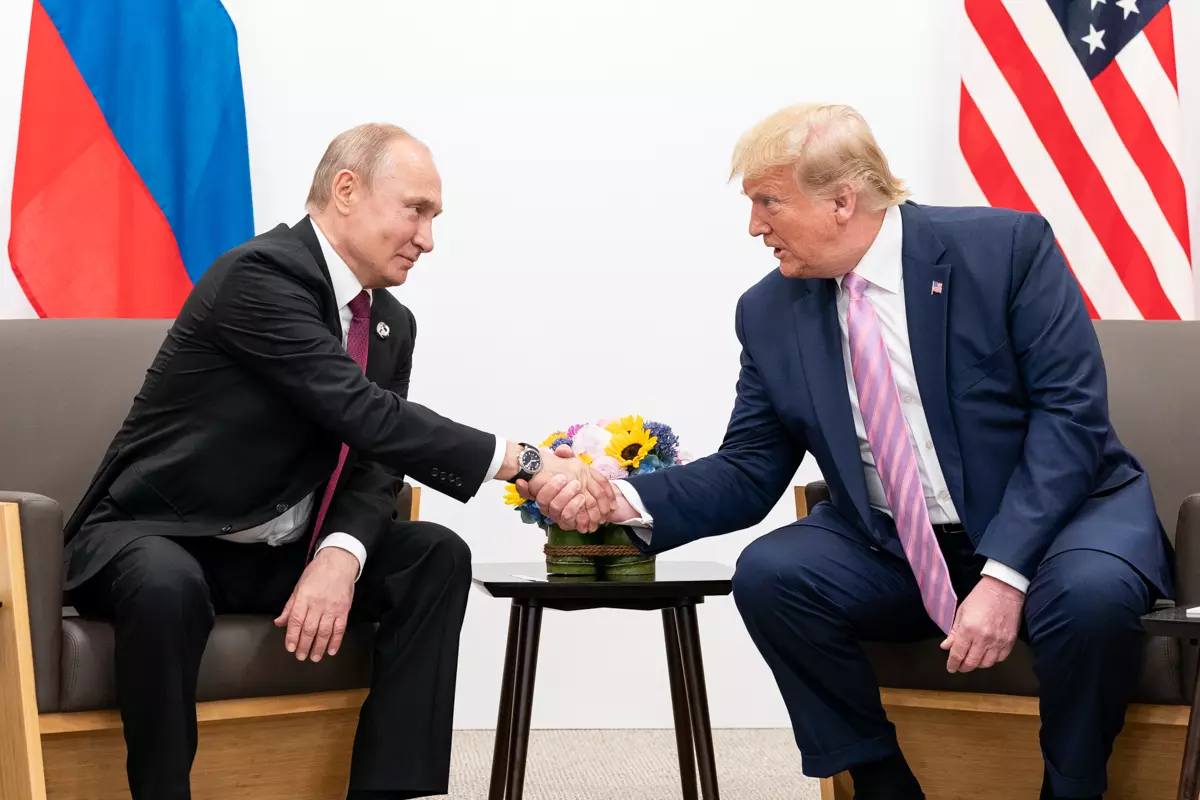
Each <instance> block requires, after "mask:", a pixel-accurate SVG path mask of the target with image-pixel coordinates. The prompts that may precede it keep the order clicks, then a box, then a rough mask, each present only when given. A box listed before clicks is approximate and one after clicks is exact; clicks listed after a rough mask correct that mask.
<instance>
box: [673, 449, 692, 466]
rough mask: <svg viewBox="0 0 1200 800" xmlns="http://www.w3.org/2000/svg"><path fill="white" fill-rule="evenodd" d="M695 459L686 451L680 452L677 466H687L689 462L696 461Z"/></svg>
mask: <svg viewBox="0 0 1200 800" xmlns="http://www.w3.org/2000/svg"><path fill="white" fill-rule="evenodd" d="M695 460H696V459H695V457H694V456H693V455H692V454H691V453H689V452H687V451H686V450H680V451H679V455H677V456H676V457H675V463H676V464H687V463H688V462H689V461H695Z"/></svg>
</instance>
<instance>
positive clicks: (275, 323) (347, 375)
mask: <svg viewBox="0 0 1200 800" xmlns="http://www.w3.org/2000/svg"><path fill="white" fill-rule="evenodd" d="M208 325H209V326H210V330H211V336H212V338H213V340H214V342H215V344H216V346H217V347H219V348H221V349H222V350H224V351H225V352H226V353H228V354H229V356H230V357H231V358H233V359H234V360H235V361H237V362H238V363H240V364H241V365H242V366H243V367H244V368H245V369H246V370H248V371H249V372H251V373H253V374H254V375H256V376H258V377H259V378H261V379H262V380H263V381H265V382H267V383H268V384H270V385H271V386H273V387H274V388H275V389H276V390H277V391H279V392H280V393H282V394H284V395H286V396H287V397H288V398H289V399H291V401H292V402H294V403H295V404H296V405H297V407H299V408H300V409H301V410H302V411H303V412H305V413H306V414H308V416H309V417H310V418H311V419H312V420H313V421H314V422H316V423H317V424H318V425H321V426H323V427H324V428H326V429H327V430H328V431H329V432H330V433H332V434H333V435H334V436H336V437H337V438H338V439H339V440H340V441H342V442H345V443H346V444H348V445H349V446H350V448H351V449H352V450H354V451H356V452H357V453H359V454H360V455H361V456H362V457H364V458H369V459H371V460H374V461H378V462H380V463H381V464H384V465H386V466H387V467H389V468H390V469H392V470H393V471H394V472H395V473H397V474H404V473H406V474H410V475H413V476H414V477H416V478H418V479H421V480H426V479H427V476H429V475H431V474H439V473H442V472H445V473H452V474H454V475H456V476H459V477H461V479H462V481H461V483H458V482H457V481H455V482H453V484H452V482H450V481H436V482H430V483H429V485H430V486H432V487H434V488H436V489H437V490H438V491H441V492H443V493H445V494H447V495H449V496H450V497H453V498H455V499H456V500H459V501H463V502H465V501H466V500H468V499H470V498H471V497H472V496H474V494H475V492H476V491H477V490H478V489H479V487H480V486H481V485H482V484H483V482H484V478H485V475H484V473H485V472H486V471H487V468H488V465H489V464H490V463H491V460H492V456H493V454H494V453H495V442H496V440H495V437H494V436H493V435H491V434H488V433H485V432H483V431H480V430H477V429H475V428H471V427H468V426H466V425H462V424H459V423H457V422H454V421H453V420H450V419H447V418H445V417H442V416H440V415H438V414H436V413H434V412H433V411H431V410H429V409H428V408H425V407H424V406H422V405H419V404H417V403H410V402H409V401H408V400H406V399H405V398H404V397H402V396H401V395H399V394H397V393H396V392H394V391H391V390H389V389H385V388H382V387H380V386H377V385H375V384H374V383H372V382H371V381H370V380H368V379H367V377H366V376H365V375H364V374H363V371H362V368H361V367H359V365H358V364H357V363H355V361H354V359H352V358H351V357H350V355H349V354H348V353H347V352H346V350H345V348H344V347H342V344H341V342H340V341H339V340H338V338H337V337H335V336H334V335H333V333H332V332H331V331H330V330H329V328H328V327H326V325H325V323H324V322H323V321H322V319H321V311H320V306H319V304H318V301H317V299H316V297H315V295H314V294H313V292H312V291H310V290H309V289H308V288H307V287H306V286H305V285H304V283H302V282H301V281H300V280H298V279H297V278H295V277H293V276H291V275H289V274H287V273H286V272H285V271H284V269H283V268H281V267H280V265H278V264H276V263H273V262H272V261H271V260H270V259H269V258H267V257H265V256H264V255H263V254H262V253H253V254H249V255H247V256H246V257H244V258H243V260H242V261H241V262H239V263H238V264H235V265H233V266H232V267H231V268H230V272H229V275H227V276H226V278H225V280H224V281H223V282H222V285H221V288H220V290H219V291H218V293H217V295H216V297H215V298H214V300H213V308H212V312H211V313H210V315H209V317H208Z"/></svg>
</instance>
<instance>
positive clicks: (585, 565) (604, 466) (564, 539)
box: [504, 416, 689, 575]
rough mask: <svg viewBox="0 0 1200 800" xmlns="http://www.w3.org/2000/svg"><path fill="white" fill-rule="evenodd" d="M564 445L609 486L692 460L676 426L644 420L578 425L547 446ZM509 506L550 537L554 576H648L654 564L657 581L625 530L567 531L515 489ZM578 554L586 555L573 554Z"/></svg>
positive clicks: (651, 561)
mask: <svg viewBox="0 0 1200 800" xmlns="http://www.w3.org/2000/svg"><path fill="white" fill-rule="evenodd" d="M564 444H565V445H567V446H568V447H570V448H571V449H572V450H573V451H574V453H575V457H576V458H579V459H581V460H582V461H584V462H585V463H587V464H588V465H590V466H591V467H592V468H593V469H595V470H596V471H597V472H599V473H600V474H602V475H604V477H606V478H608V479H609V480H620V479H621V478H628V477H630V476H631V475H647V474H649V473H651V472H658V471H660V470H664V469H669V468H671V467H674V466H677V465H679V464H684V463H686V462H687V461H688V460H689V459H688V456H687V455H686V454H685V453H683V452H681V451H680V449H679V437H678V436H676V435H675V432H674V431H673V430H671V426H670V425H667V424H665V423H662V422H647V421H645V420H643V419H642V417H640V416H628V417H620V418H619V419H613V418H609V419H601V420H598V421H596V422H593V423H581V424H578V425H572V426H571V427H569V428H567V429H565V430H558V431H555V432H554V433H551V434H550V435H549V436H547V437H546V438H545V439H544V440H543V441H542V443H541V446H542V447H549V448H550V449H551V450H554V449H557V448H558V447H560V446H562V445H564ZM504 502H505V503H506V504H507V505H508V506H510V507H512V508H514V509H515V510H516V511H517V512H519V513H520V515H521V521H522V522H525V523H527V524H530V525H537V526H539V527H541V528H542V529H543V530H545V531H546V532H547V536H548V539H549V542H548V544H547V546H546V556H547V561H546V565H547V571H548V572H550V573H551V574H571V575H592V574H595V572H596V568H597V567H598V566H599V567H605V568H606V572H608V573H609V574H630V575H632V574H646V570H645V568H644V565H646V564H649V574H650V575H653V565H654V559H653V556H642V555H641V554H640V551H639V550H638V549H637V548H636V547H634V546H633V544H632V543H631V542H630V540H629V538H628V536H629V534H628V530H627V529H626V528H625V527H623V526H620V525H602V526H601V527H600V528H599V530H597V531H596V532H595V533H592V534H579V533H573V532H569V531H563V530H562V529H561V528H559V527H558V526H557V525H555V524H554V522H553V520H551V519H550V518H549V517H547V516H545V515H544V514H543V513H542V511H541V509H540V508H539V507H538V504H537V503H536V502H534V501H533V500H526V499H525V498H523V497H521V495H520V494H518V493H517V487H515V486H511V485H510V486H508V487H506V489H505V494H504ZM572 549H576V550H577V552H578V553H580V555H574V554H571V553H570V552H569V551H571V550H572Z"/></svg>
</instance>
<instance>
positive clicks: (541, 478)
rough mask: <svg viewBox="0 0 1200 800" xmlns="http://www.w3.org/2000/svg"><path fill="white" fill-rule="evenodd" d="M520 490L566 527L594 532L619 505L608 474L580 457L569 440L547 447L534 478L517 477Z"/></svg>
mask: <svg viewBox="0 0 1200 800" xmlns="http://www.w3.org/2000/svg"><path fill="white" fill-rule="evenodd" d="M517 491H518V492H519V493H520V494H521V496H522V497H524V498H525V499H527V500H536V501H537V504H538V507H539V508H541V510H542V513H543V514H545V515H546V516H548V517H550V519H552V520H554V522H555V524H557V525H559V526H560V527H562V528H563V529H565V530H577V531H583V532H587V533H591V532H593V531H595V530H596V529H597V528H598V527H599V526H600V525H601V524H603V523H605V522H608V521H609V520H610V519H611V518H612V514H613V510H614V508H615V506H616V498H615V490H614V489H613V487H612V484H611V483H610V482H609V480H608V478H606V477H604V476H603V475H602V474H600V473H599V472H598V471H596V470H594V469H592V468H591V467H589V466H588V465H587V464H585V463H584V462H583V461H582V460H581V459H579V458H576V457H575V453H574V452H573V451H572V450H571V448H570V447H568V446H567V445H565V444H564V445H560V446H559V447H558V449H557V450H555V451H553V452H550V451H549V450H547V451H544V452H543V454H542V469H541V471H540V472H538V474H537V475H535V476H534V477H533V479H532V480H531V481H528V482H527V481H517Z"/></svg>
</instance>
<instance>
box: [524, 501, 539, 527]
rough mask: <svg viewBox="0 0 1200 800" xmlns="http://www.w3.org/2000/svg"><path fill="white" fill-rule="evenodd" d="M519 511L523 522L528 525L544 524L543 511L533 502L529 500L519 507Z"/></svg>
mask: <svg viewBox="0 0 1200 800" xmlns="http://www.w3.org/2000/svg"><path fill="white" fill-rule="evenodd" d="M517 511H520V512H521V522H524V523H525V524H526V525H542V524H543V523H544V518H543V517H542V512H541V509H539V508H538V504H537V503H535V502H534V501H532V500H528V501H526V502H524V503H522V504H521V505H519V506H517Z"/></svg>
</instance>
